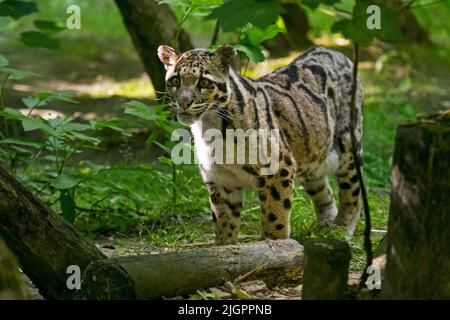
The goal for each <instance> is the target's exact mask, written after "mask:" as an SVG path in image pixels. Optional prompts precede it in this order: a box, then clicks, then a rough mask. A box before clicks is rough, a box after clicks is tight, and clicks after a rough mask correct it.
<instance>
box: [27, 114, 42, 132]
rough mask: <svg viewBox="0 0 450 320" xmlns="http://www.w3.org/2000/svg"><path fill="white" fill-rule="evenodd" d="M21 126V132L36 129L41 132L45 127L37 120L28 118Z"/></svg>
mask: <svg viewBox="0 0 450 320" xmlns="http://www.w3.org/2000/svg"><path fill="white" fill-rule="evenodd" d="M22 126H23V130H25V131H33V130H38V129H39V130H41V129H43V128H44V127H45V126H46V125H45V124H44V123H43V122H42V121H39V120H38V119H35V118H32V117H28V118H26V119H24V120H23V121H22Z"/></svg>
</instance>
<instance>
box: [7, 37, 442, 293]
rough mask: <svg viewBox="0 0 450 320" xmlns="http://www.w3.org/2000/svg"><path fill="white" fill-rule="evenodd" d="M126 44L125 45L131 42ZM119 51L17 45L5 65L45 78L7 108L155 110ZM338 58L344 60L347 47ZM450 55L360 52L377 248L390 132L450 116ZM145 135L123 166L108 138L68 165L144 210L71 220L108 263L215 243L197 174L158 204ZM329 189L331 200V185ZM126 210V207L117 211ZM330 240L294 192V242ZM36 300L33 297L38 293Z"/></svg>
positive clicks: (246, 234) (83, 115)
mask: <svg viewBox="0 0 450 320" xmlns="http://www.w3.org/2000/svg"><path fill="white" fill-rule="evenodd" d="M127 44H128V45H129V43H128V42H127ZM72 45H74V44H72ZM120 45H121V44H120V43H119V42H118V43H111V42H109V43H102V42H99V43H97V46H98V50H93V49H92V47H89V49H85V50H83V49H80V50H77V51H67V52H64V54H61V52H53V51H45V50H33V51H29V50H22V48H21V47H20V46H19V45H10V46H7V47H6V48H5V50H3V48H2V54H4V55H5V56H6V57H8V59H9V60H10V61H11V66H13V67H17V68H19V67H20V69H21V70H25V71H32V72H36V73H39V74H41V76H40V77H34V78H30V79H27V80H25V81H23V82H20V83H13V84H12V86H11V87H10V88H8V89H9V90H7V92H6V99H5V101H6V105H7V106H11V107H14V108H24V107H21V105H22V102H21V99H22V98H23V97H26V96H28V95H34V94H36V93H37V92H41V91H49V90H52V91H57V90H66V89H70V90H76V91H78V93H77V95H76V100H78V101H79V102H80V103H79V104H76V105H74V104H67V103H60V102H58V103H54V102H51V103H49V104H48V105H47V106H46V107H45V110H41V112H42V113H48V112H55V113H60V114H66V115H68V114H73V115H74V116H75V117H76V118H78V119H80V120H82V121H86V120H89V119H93V118H95V119H98V118H110V117H123V116H124V114H123V111H124V108H125V103H126V102H127V101H129V100H132V99H135V100H140V101H143V102H145V103H148V104H154V103H155V102H154V100H153V99H154V90H153V88H152V86H151V85H150V84H149V81H148V78H147V76H146V75H145V74H144V73H143V71H142V66H141V64H140V62H139V60H138V58H137V56H136V55H135V54H131V53H130V52H124V51H123V50H122V51H118V52H114V51H111V50H109V48H112V47H116V46H120ZM338 50H341V51H344V52H346V53H347V54H350V48H348V47H342V48H338ZM449 51H450V50H448V49H445V48H426V47H420V46H414V45H412V46H409V47H400V46H397V47H390V46H386V45H384V44H383V45H381V44H379V45H377V46H372V47H369V48H366V49H364V50H363V52H362V62H361V64H360V75H361V77H362V79H363V83H364V86H365V105H364V142H363V145H364V156H365V168H364V170H365V176H366V182H367V185H368V190H369V203H370V207H371V213H372V220H373V228H372V236H373V241H374V247H376V246H377V244H378V243H379V241H380V240H381V238H382V237H383V236H384V235H385V233H386V230H387V220H388V210H389V187H390V182H389V175H390V163H391V155H392V151H393V143H394V137H395V128H396V126H397V125H398V124H400V123H403V122H406V121H410V120H412V119H414V118H416V117H417V116H420V115H424V114H428V113H433V112H436V111H438V110H442V109H448V108H450V93H449V91H448V88H449V87H450V79H449V78H448V74H449V71H450V63H449V61H448V56H449ZM297 54H298V52H292V53H290V54H289V55H288V56H287V57H284V58H277V59H268V60H267V61H266V62H263V63H261V64H259V65H258V66H252V65H250V68H249V69H248V71H247V75H248V76H251V77H257V76H260V75H262V74H266V73H268V72H270V71H271V70H273V69H274V68H277V67H280V66H283V65H286V64H287V63H289V62H290V61H291V60H292V59H293V58H294V57H295V56H296V55H297ZM37 62H38V63H37ZM446 88H447V89H446ZM148 131H149V130H148V128H147V129H145V128H136V130H135V133H136V134H135V135H134V137H133V138H131V139H130V140H128V141H125V142H126V144H127V145H129V146H131V147H132V149H131V150H128V151H127V152H128V156H129V158H130V159H128V161H127V162H126V163H125V162H123V161H122V159H121V158H120V157H122V156H123V154H124V153H123V152H122V148H123V144H124V138H123V137H121V136H119V135H112V136H108V137H107V138H108V142H107V152H98V151H92V152H89V153H84V154H83V158H77V161H78V162H79V163H72V164H71V165H72V169H71V170H78V171H81V170H85V168H84V167H83V168H81V167H82V166H81V165H80V163H81V162H90V163H94V164H95V165H97V166H102V168H103V169H104V170H103V171H99V172H100V173H101V174H104V175H105V176H104V177H103V179H110V180H111V181H113V182H114V183H115V184H116V185H120V186H121V187H123V188H124V190H125V189H126V190H127V192H129V193H130V194H132V195H133V196H134V197H136V198H139V199H140V201H141V203H140V204H139V206H137V205H136V206H135V207H136V209H134V211H133V210H130V207H132V205H129V203H128V202H126V201H125V200H123V199H121V198H117V197H116V196H114V199H112V200H111V203H110V206H105V207H104V208H102V209H101V210H97V211H95V210H91V211H87V212H82V213H80V216H79V217H78V218H77V221H76V223H75V226H76V227H77V228H78V229H79V230H80V231H81V232H82V233H84V234H86V235H87V236H89V237H91V238H92V239H93V240H94V241H96V243H98V245H99V247H100V248H101V249H102V250H103V251H104V252H105V253H107V254H108V255H110V256H120V255H130V254H144V253H150V254H152V253H161V252H166V251H169V250H183V249H187V248H192V247H195V246H197V245H201V244H202V243H209V242H212V241H213V237H214V236H213V225H212V221H211V216H210V214H209V208H208V203H207V196H206V191H205V189H204V188H203V187H202V185H201V182H200V179H199V177H198V176H199V175H198V173H197V170H196V168H181V169H180V173H179V174H180V176H179V179H180V181H181V182H180V184H182V186H180V190H179V193H178V195H177V196H178V202H177V203H176V204H175V203H171V200H170V197H171V196H170V192H171V191H170V187H168V184H164V187H161V189H162V192H161V193H159V194H157V192H156V191H155V185H156V184H157V183H162V182H161V181H166V180H167V179H170V176H168V177H169V178H167V179H166V178H165V176H163V175H162V174H160V173H159V171H158V172H156V171H154V169H153V168H151V169H149V168H148V167H147V164H145V162H146V161H150V160H153V159H144V161H142V159H140V160H137V159H136V157H134V156H133V153H134V152H136V153H137V152H140V150H141V149H142V146H143V145H144V143H145V140H146V139H147V137H148ZM130 164H131V165H130ZM93 166H94V165H93ZM42 171H45V168H40V169H39V170H35V172H32V173H31V172H24V173H23V174H22V175H21V176H20V178H21V179H22V180H23V181H30V180H33V179H36V176H38V175H39V172H42ZM105 172H106V173H105ZM164 183H165V182H164ZM332 185H333V188H334V189H335V190H336V188H335V187H336V186H335V182H332ZM93 188H94V187H92V186H91V187H90V189H89V188H87V187H86V188H84V189H83V188H80V190H78V191H77V192H78V195H79V197H80V198H79V200H78V201H79V205H80V206H82V205H87V204H89V203H92V202H95V201H97V200H98V198H101V197H102V196H104V195H105V193H102V192H104V191H103V189H101V188H100V187H98V188H97V189H95V188H94V189H93ZM93 195H98V198H97V199H93ZM107 195H108V193H106V196H107ZM117 199H118V200H117ZM94 200H95V201H94ZM246 200H247V201H246V205H245V210H244V213H243V224H242V233H241V240H242V241H254V240H257V239H259V224H260V223H259V217H258V215H259V214H258V211H259V209H258V203H257V201H255V197H254V195H253V194H252V193H249V194H247V195H246ZM44 201H46V202H47V203H48V204H49V205H50V206H52V208H54V209H55V210H58V208H57V207H55V205H54V203H55V202H54V197H52V195H49V196H44ZM114 201H116V202H114ZM127 201H128V200H127ZM124 203H126V204H127V206H125V205H123V207H120V206H121V205H122V204H124ZM133 206H134V203H133ZM110 208H114V209H111V210H110ZM130 211H131V212H130ZM363 226H364V221H363V219H361V221H360V222H359V225H358V230H357V232H356V233H355V235H354V237H353V238H352V239H347V240H348V241H349V243H350V245H351V248H352V252H353V257H352V262H351V272H352V274H354V275H355V277H356V275H357V274H358V273H359V272H360V271H361V270H362V267H363V265H364V261H365V253H364V249H363V245H362V243H363V234H362V230H363ZM335 236H338V237H342V234H341V231H340V230H331V231H326V232H324V231H322V230H318V229H316V228H315V226H314V214H313V209H312V204H311V202H310V200H309V199H308V197H307V196H306V194H305V192H304V191H303V189H302V188H301V187H297V188H296V191H295V196H294V201H293V217H292V237H293V238H294V239H296V240H298V241H299V242H300V243H304V241H306V240H307V239H310V238H316V237H335ZM261 292H264V293H263V297H266V298H292V299H297V298H300V294H299V288H289V289H283V288H279V289H276V290H267V289H264V288H262V289H261V290H260V293H261ZM211 294H213V293H212V292H211V290H210V291H205V292H203V291H200V292H198V293H197V295H193V296H192V298H197V299H202V298H205V297H209V298H211V297H212V296H211ZM258 294H259V293H258ZM255 295H256V293H255ZM256 296H257V295H256ZM33 297H37V296H36V295H35V293H34V294H33Z"/></svg>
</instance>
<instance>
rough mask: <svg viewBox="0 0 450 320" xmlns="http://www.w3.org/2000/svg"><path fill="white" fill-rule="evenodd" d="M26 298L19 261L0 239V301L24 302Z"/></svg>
mask: <svg viewBox="0 0 450 320" xmlns="http://www.w3.org/2000/svg"><path fill="white" fill-rule="evenodd" d="M25 297H26V290H25V286H24V283H23V281H22V276H21V274H20V272H19V264H18V263H17V259H16V257H15V256H14V255H13V254H12V252H11V251H9V249H8V247H6V244H5V243H4V242H3V241H2V240H1V239H0V300H22V299H25Z"/></svg>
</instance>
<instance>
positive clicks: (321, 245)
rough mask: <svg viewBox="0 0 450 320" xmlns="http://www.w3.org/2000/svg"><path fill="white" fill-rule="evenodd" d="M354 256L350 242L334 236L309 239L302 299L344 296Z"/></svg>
mask: <svg viewBox="0 0 450 320" xmlns="http://www.w3.org/2000/svg"><path fill="white" fill-rule="evenodd" d="M350 257H351V253H350V247H349V245H348V244H347V242H344V241H339V240H331V239H324V240H312V241H308V242H306V243H305V266H304V275H303V290H302V299H304V300H324V299H325V300H330V299H332V300H335V299H344V298H345V295H346V291H347V280H348V267H349V264H350Z"/></svg>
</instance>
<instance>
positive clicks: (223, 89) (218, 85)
mask: <svg viewBox="0 0 450 320" xmlns="http://www.w3.org/2000/svg"><path fill="white" fill-rule="evenodd" d="M217 88H219V90H220V91H222V92H227V85H226V84H225V83H222V82H218V83H217Z"/></svg>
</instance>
